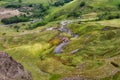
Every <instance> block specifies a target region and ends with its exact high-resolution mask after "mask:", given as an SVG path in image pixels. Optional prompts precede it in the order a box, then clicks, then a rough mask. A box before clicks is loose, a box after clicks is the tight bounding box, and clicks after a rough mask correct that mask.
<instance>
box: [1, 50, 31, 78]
mask: <svg viewBox="0 0 120 80" xmlns="http://www.w3.org/2000/svg"><path fill="white" fill-rule="evenodd" d="M0 80H32V76H31V74H30V73H29V72H27V71H26V70H24V67H23V66H22V65H21V64H20V63H18V62H16V61H15V60H14V59H13V58H12V57H10V56H8V54H6V53H4V52H0Z"/></svg>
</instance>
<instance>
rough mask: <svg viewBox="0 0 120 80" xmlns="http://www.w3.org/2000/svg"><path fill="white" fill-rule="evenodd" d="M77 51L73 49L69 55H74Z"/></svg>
mask: <svg viewBox="0 0 120 80" xmlns="http://www.w3.org/2000/svg"><path fill="white" fill-rule="evenodd" d="M79 50H80V49H75V50H73V51H71V52H70V54H74V53H76V52H78V51H79Z"/></svg>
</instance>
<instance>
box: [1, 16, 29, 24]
mask: <svg viewBox="0 0 120 80" xmlns="http://www.w3.org/2000/svg"><path fill="white" fill-rule="evenodd" d="M29 20H30V18H29V17H25V16H14V17H10V18H4V19H2V20H1V22H2V23H4V24H12V23H18V22H27V21H29Z"/></svg>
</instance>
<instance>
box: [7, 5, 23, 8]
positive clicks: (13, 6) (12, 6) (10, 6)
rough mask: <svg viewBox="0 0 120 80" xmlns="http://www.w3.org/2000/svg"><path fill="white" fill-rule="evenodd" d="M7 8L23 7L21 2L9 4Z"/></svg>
mask: <svg viewBox="0 0 120 80" xmlns="http://www.w3.org/2000/svg"><path fill="white" fill-rule="evenodd" d="M5 8H21V4H8V5H6V6H5Z"/></svg>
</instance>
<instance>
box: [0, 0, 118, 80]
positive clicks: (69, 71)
mask: <svg viewBox="0 0 120 80" xmlns="http://www.w3.org/2000/svg"><path fill="white" fill-rule="evenodd" d="M48 1H49V0H23V2H22V3H20V4H21V5H22V7H20V8H15V9H18V10H21V12H23V13H26V14H27V13H28V14H27V15H24V17H28V18H30V21H28V22H19V23H13V24H11V25H10V24H7V25H5V24H3V23H1V22H0V51H5V52H7V53H8V54H9V55H10V56H12V57H13V58H14V59H15V60H16V61H18V62H20V63H21V64H22V65H23V66H24V67H25V69H26V70H28V71H30V72H31V74H32V77H33V80H62V79H64V78H67V79H70V80H71V79H73V78H75V80H76V78H79V79H82V78H83V79H85V80H94V79H95V80H119V79H120V47H119V46H120V11H119V4H120V0H115V1H114V0H73V1H71V2H69V3H65V4H64V5H62V6H53V4H52V5H48ZM53 1H58V0H53ZM13 2H17V0H13ZM6 3H7V4H6ZM11 3H12V1H11V0H4V1H0V5H2V6H1V7H4V6H6V5H9V4H11ZM39 3H42V4H43V5H45V6H42V8H45V9H41V6H40V8H39V5H38V4H39ZM3 4H4V5H3ZM28 4H34V6H33V7H28ZM46 4H47V5H46ZM24 6H25V7H26V8H27V9H24V8H25V7H24ZM30 6H31V5H30ZM46 6H47V7H49V8H47V9H46ZM29 8H30V9H32V10H28V9H29ZM25 10H26V11H25ZM41 10H43V11H41ZM27 11H28V12H27ZM39 11H40V12H39ZM35 12H36V13H37V12H38V13H41V12H43V14H45V15H43V14H42V15H43V16H42V17H41V16H39V17H34V16H33V15H32V14H34V13H35ZM40 15H41V14H40ZM40 19H41V20H40ZM35 20H38V21H35ZM64 21H66V22H68V24H67V25H66V26H65V27H66V29H67V30H70V31H72V35H70V34H68V33H67V32H64V31H60V27H61V26H62V25H61V24H60V23H61V22H64ZM69 22H71V23H69ZM41 23H42V25H41ZM43 23H45V24H43ZM36 24H38V25H37V26H34V25H36ZM51 28H52V30H51ZM17 29H18V30H17ZM75 34H76V35H78V36H77V37H74V35H75ZM64 38H67V39H69V43H68V44H67V45H66V46H64V47H63V50H62V53H60V54H56V53H55V52H54V49H55V48H56V47H57V46H58V45H59V44H61V42H62V41H63V40H64Z"/></svg>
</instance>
